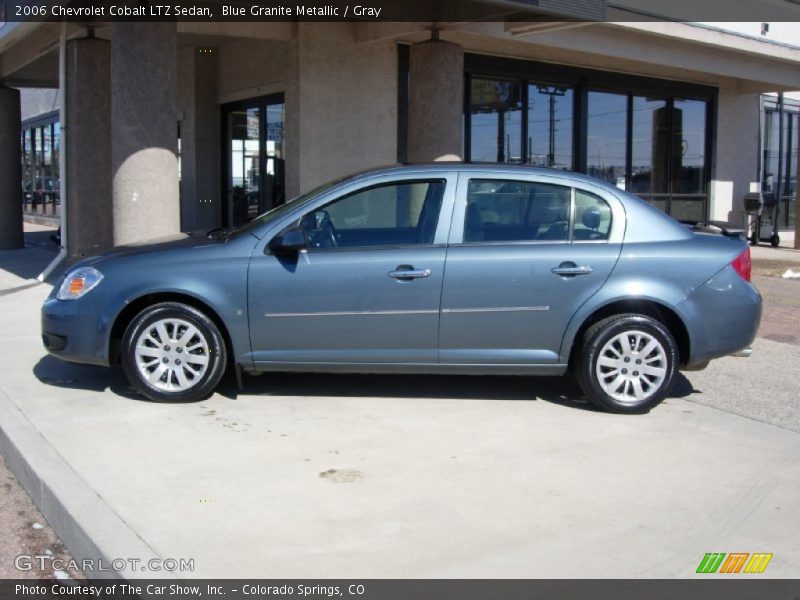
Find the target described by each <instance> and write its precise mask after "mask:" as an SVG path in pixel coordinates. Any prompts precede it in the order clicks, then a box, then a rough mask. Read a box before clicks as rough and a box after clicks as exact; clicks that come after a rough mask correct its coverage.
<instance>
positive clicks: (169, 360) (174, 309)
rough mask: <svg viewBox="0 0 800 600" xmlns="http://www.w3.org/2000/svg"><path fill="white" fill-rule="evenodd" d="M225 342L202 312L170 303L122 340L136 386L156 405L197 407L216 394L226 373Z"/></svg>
mask: <svg viewBox="0 0 800 600" xmlns="http://www.w3.org/2000/svg"><path fill="white" fill-rule="evenodd" d="M226 360H227V356H226V351H225V342H224V339H223V338H222V334H221V333H220V331H219V328H218V327H217V326H216V325H215V324H214V322H213V321H212V320H211V319H209V318H208V317H207V316H206V315H205V314H203V313H202V312H201V311H199V310H197V309H196V308H194V307H192V306H188V305H186V304H180V303H177V302H164V303H160V304H155V305H153V306H149V307H147V308H146V309H144V310H143V311H142V312H140V313H139V314H138V315H137V316H136V317H135V318H134V319H133V321H132V322H131V323H130V325H129V326H128V328H127V330H126V332H125V337H124V338H123V340H122V367H123V370H124V371H125V375H126V376H127V377H128V380H129V381H130V382H131V384H132V385H133V386H134V387H135V388H136V389H137V390H138V391H139V392H141V393H142V394H143V395H144V396H146V397H147V398H149V399H150V400H154V401H156V402H192V401H195V400H202V399H204V398H206V397H208V396H209V395H211V393H212V392H213V391H214V388H215V387H216V386H217V384H218V383H219V380H220V379H221V378H222V374H223V373H224V372H225V363H226Z"/></svg>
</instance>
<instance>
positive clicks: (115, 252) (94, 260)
mask: <svg viewBox="0 0 800 600" xmlns="http://www.w3.org/2000/svg"><path fill="white" fill-rule="evenodd" d="M221 243H223V242H222V241H221V240H215V239H209V238H208V234H207V232H205V231H193V232H190V233H178V234H174V235H169V236H164V237H159V238H153V239H150V240H144V241H142V242H138V243H135V244H126V245H124V246H117V247H116V248H114V249H112V250H109V251H107V252H103V253H102V254H98V255H96V256H92V257H89V258H87V259H84V260H82V261H81V262H80V263H79V264H78V265H75V266H82V267H86V266H91V265H99V264H102V263H104V262H106V261H108V260H111V259H114V258H120V257H127V256H135V255H139V254H150V253H153V252H163V251H165V250H177V249H183V248H192V247H200V246H216V245H218V244H221Z"/></svg>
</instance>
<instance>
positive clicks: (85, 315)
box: [42, 279, 125, 366]
mask: <svg viewBox="0 0 800 600" xmlns="http://www.w3.org/2000/svg"><path fill="white" fill-rule="evenodd" d="M59 284H60V282H59ZM58 288H59V285H56V286H55V287H54V288H53V292H52V293H51V294H50V296H49V297H48V298H47V300H45V301H44V304H43V305H42V343H43V344H44V347H45V349H47V351H48V352H49V353H50V354H52V355H53V356H56V357H58V358H60V359H62V360H66V361H70V362H77V363H85V364H91V365H105V366H107V365H109V342H110V338H111V328H112V327H113V324H114V319H116V317H117V315H118V314H119V313H120V311H121V310H122V309H123V308H124V307H125V300H124V299H123V297H122V295H121V294H120V293H119V291H117V289H116V288H115V287H114V286H113V285H112V284H111V283H110V282H109V281H108V280H107V279H104V280H103V281H101V282H100V284H99V285H98V286H97V287H96V288H94V289H92V290H91V291H89V292H88V293H87V294H86V295H85V296H83V297H81V298H78V299H77V300H58V299H57V298H56V297H55V295H56V292H57V290H58Z"/></svg>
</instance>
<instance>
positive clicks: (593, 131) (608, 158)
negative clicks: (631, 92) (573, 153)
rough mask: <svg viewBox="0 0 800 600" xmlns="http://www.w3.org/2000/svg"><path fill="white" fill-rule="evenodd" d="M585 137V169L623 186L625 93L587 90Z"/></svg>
mask: <svg viewBox="0 0 800 600" xmlns="http://www.w3.org/2000/svg"><path fill="white" fill-rule="evenodd" d="M587 116H588V126H587V139H586V164H587V172H588V174H589V175H592V176H593V177H597V178H598V179H602V180H604V181H607V182H608V183H610V184H611V185H614V186H616V187H618V188H621V189H625V179H626V154H627V131H628V97H627V95H624V94H612V93H608V92H589V109H588V114H587Z"/></svg>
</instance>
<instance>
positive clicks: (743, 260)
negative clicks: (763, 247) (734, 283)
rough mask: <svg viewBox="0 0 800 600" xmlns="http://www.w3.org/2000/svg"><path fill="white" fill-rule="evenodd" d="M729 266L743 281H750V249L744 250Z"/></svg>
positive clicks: (751, 266)
mask: <svg viewBox="0 0 800 600" xmlns="http://www.w3.org/2000/svg"><path fill="white" fill-rule="evenodd" d="M731 266H732V267H733V268H734V269H735V270H736V272H737V273H738V274H739V276H740V277H741V278H742V279H744V280H745V281H750V274H751V272H752V270H753V263H752V261H751V260H750V248H749V247H747V248H745V250H744V252H742V253H741V254H740V255H739V256H737V257H736V258H735V259H734V260H733V262H732V263H731Z"/></svg>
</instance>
